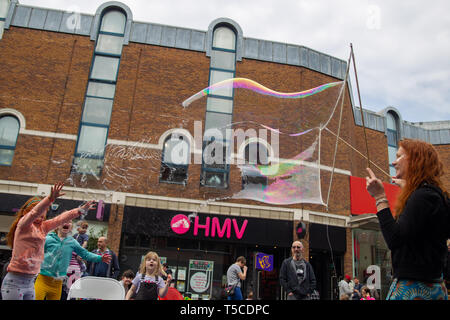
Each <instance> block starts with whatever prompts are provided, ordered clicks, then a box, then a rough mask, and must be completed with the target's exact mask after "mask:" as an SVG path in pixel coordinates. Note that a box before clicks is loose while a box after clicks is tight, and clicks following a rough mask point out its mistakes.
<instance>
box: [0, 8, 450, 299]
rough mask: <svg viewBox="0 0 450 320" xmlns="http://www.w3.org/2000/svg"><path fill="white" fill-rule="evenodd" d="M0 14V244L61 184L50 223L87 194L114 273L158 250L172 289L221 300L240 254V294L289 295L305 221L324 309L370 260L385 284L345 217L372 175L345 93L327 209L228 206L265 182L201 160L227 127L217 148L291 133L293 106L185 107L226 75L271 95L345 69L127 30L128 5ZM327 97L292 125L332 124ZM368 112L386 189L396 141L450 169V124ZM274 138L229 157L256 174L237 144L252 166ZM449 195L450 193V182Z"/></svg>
mask: <svg viewBox="0 0 450 320" xmlns="http://www.w3.org/2000/svg"><path fill="white" fill-rule="evenodd" d="M0 4H1V5H0V18H1V19H0V23H1V24H0V27H1V29H2V30H1V31H0V34H1V35H2V36H1V37H0V61H1V63H0V92H2V94H1V95H0V129H1V131H0V132H1V141H0V164H1V165H0V196H1V197H0V198H1V200H0V203H2V207H1V215H0V228H1V229H0V232H2V234H3V235H5V233H6V232H7V231H8V230H9V225H10V223H11V221H12V219H13V215H14V212H15V211H16V210H17V208H20V206H21V205H22V203H23V202H24V201H25V200H26V198H27V197H28V196H33V195H36V194H48V193H49V191H50V187H51V185H53V183H55V182H56V181H61V180H62V181H65V183H66V187H65V192H66V195H65V196H64V197H63V198H62V199H61V200H58V201H57V203H58V204H59V207H58V208H56V209H55V210H53V211H54V212H55V213H58V212H62V210H65V209H71V208H72V207H75V206H78V205H79V204H80V203H81V202H82V201H85V200H88V199H91V198H95V199H97V200H102V201H103V202H104V203H105V204H106V206H105V208H104V211H105V214H104V215H103V216H102V215H97V216H96V215H95V214H91V216H88V219H90V222H92V225H93V226H97V227H99V228H101V227H107V236H108V243H109V246H110V248H112V249H113V250H114V251H116V252H117V253H118V256H119V259H120V264H121V269H122V271H124V270H125V269H129V268H130V269H133V270H134V271H136V270H137V268H138V266H139V263H140V261H141V258H142V256H143V255H145V253H146V252H148V251H156V252H158V254H159V255H160V256H161V257H162V260H163V261H166V262H167V263H168V264H169V265H170V266H171V268H172V269H174V270H175V271H176V272H175V278H176V281H177V282H176V284H177V288H178V289H179V290H180V291H181V292H182V293H185V294H188V295H190V296H192V297H193V298H195V299H219V298H220V293H221V288H222V287H223V285H224V283H225V281H226V279H225V278H224V275H225V274H226V270H227V268H228V266H229V265H230V264H232V263H233V262H234V261H235V259H236V257H238V256H241V255H243V256H245V257H246V258H247V264H248V265H249V275H248V280H247V281H245V282H244V291H245V292H248V291H250V290H252V291H254V292H255V296H257V297H258V298H261V299H283V298H284V292H283V290H282V289H281V288H280V286H279V281H278V272H279V267H280V266H281V262H282V260H283V259H284V258H286V257H287V256H289V255H290V245H291V243H292V241H293V240H295V239H296V238H297V236H296V225H297V223H298V222H299V221H303V222H304V223H305V224H306V225H307V233H306V237H305V238H304V239H303V240H302V241H303V243H304V245H305V258H307V259H308V260H309V261H310V262H311V263H312V264H313V267H314V269H315V270H316V277H317V279H318V289H319V291H320V293H321V296H322V299H335V298H337V296H336V284H337V281H338V279H340V278H342V277H343V275H344V274H353V275H355V276H358V277H364V276H366V277H367V274H364V272H366V269H367V267H368V266H370V265H379V266H381V267H380V268H381V270H382V271H384V272H385V275H384V276H383V277H382V279H383V281H384V283H385V282H386V281H387V280H386V279H388V278H387V274H388V273H389V268H390V266H389V264H388V260H389V259H388V257H389V252H388V251H387V249H386V248H385V246H383V243H384V242H383V241H382V238H380V234H379V231H378V230H377V225H376V223H375V222H376V221H375V222H374V221H373V220H374V219H373V218H374V215H373V214H370V212H367V215H366V214H362V215H361V214H357V215H356V214H354V212H352V201H353V200H352V196H351V192H350V189H351V181H350V180H351V179H350V178H351V177H365V175H366V174H365V168H366V165H367V160H366V158H365V155H364V151H363V150H365V148H366V147H365V146H366V142H365V140H364V134H363V128H362V126H361V125H362V121H361V115H360V110H359V109H358V108H357V107H356V106H355V105H354V104H353V101H352V94H351V89H349V88H346V89H345V92H344V97H345V99H344V102H343V108H342V117H341V118H339V117H338V116H334V117H333V118H332V119H331V121H330V124H329V126H328V128H329V129H330V130H329V131H323V134H322V135H321V144H320V146H321V147H320V162H319V164H315V166H317V168H318V169H319V170H320V179H321V182H322V184H321V186H322V187H321V188H322V196H323V197H325V196H326V195H327V191H328V190H329V191H330V192H329V194H330V197H329V201H328V202H327V203H328V206H327V207H325V206H323V205H320V204H308V203H300V204H289V205H274V204H267V203H262V202H259V201H255V200H246V199H234V198H232V197H233V195H234V194H236V193H238V192H239V191H240V190H242V189H243V186H244V185H245V184H246V183H249V181H260V180H258V179H261V177H255V176H245V177H244V176H243V175H242V174H241V172H240V170H239V168H238V167H237V166H232V165H229V164H227V163H225V164H221V165H214V164H213V165H211V163H208V162H207V161H205V158H204V157H202V155H203V154H204V153H205V150H207V149H208V146H209V145H210V144H211V143H212V142H215V143H217V142H219V143H221V145H223V146H224V150H225V149H226V148H225V146H228V145H229V144H230V143H231V140H232V139H234V137H230V136H228V135H227V133H226V132H224V134H223V136H222V137H223V139H222V140H220V141H217V140H214V139H211V137H209V136H208V135H207V134H206V132H207V130H208V129H221V128H225V127H229V126H230V125H232V124H235V123H246V122H249V120H251V121H253V122H255V123H261V124H264V125H266V126H269V127H272V128H283V130H286V132H297V131H295V130H298V127H299V125H300V122H299V120H298V119H296V117H295V116H294V115H293V114H292V111H291V109H290V108H291V106H292V105H289V104H288V102H286V101H285V100H280V99H272V100H270V99H264V100H263V99H261V98H260V97H259V96H257V95H256V94H254V93H252V92H248V91H241V90H236V89H234V90H233V89H232V88H231V89H230V88H228V89H224V90H222V91H220V92H217V93H216V94H214V95H210V96H208V97H207V98H204V99H203V100H201V101H199V102H196V104H195V105H194V104H193V105H192V107H191V106H190V107H187V108H183V107H182V106H181V103H182V101H183V100H185V99H186V98H188V97H190V96H191V95H192V94H194V93H196V92H199V91H200V90H202V89H203V88H205V87H208V86H209V85H212V84H214V83H217V82H219V81H221V80H226V79H230V78H235V77H242V78H248V79H253V80H255V81H257V82H258V83H261V84H264V85H266V86H268V87H271V88H274V90H277V91H280V92H294V91H301V90H307V89H310V88H314V87H317V86H319V85H322V84H324V83H331V82H336V81H342V80H344V79H345V73H346V68H347V62H346V61H343V60H341V59H338V58H335V57H332V56H330V55H327V54H324V53H321V52H318V51H315V50H312V49H309V48H306V47H304V46H301V45H294V44H285V43H277V42H272V41H267V40H260V39H253V38H246V37H245V36H244V31H245V30H242V29H241V27H240V26H239V24H238V23H237V22H235V21H233V20H231V19H228V18H219V19H216V20H214V21H212V22H211V23H210V25H209V26H207V27H208V28H207V31H200V30H192V29H186V28H181V27H174V26H166V25H159V24H153V23H143V22H136V21H134V20H133V14H132V12H131V10H130V9H129V8H128V7H127V6H126V4H124V3H121V2H116V1H114V2H105V3H104V4H103V5H101V6H100V7H99V8H98V9H97V12H95V14H82V13H73V12H64V11H59V10H53V9H45V8H38V7H29V6H23V5H21V4H20V3H19V2H18V1H14V0H11V1H5V0H0ZM2 16H3V18H2ZM149 19H150V20H151V17H149ZM205 27H206V26H205ZM329 90H334V89H333V88H332V89H329ZM335 92H337V89H335ZM331 100H332V99H331V98H326V97H323V98H318V100H313V101H314V103H313V104H311V105H310V104H306V103H305V104H301V103H300V104H299V106H300V107H301V108H300V110H301V111H300V112H301V116H302V117H304V118H308V119H309V118H310V119H314V118H315V117H317V118H319V117H322V118H323V119H326V116H327V114H326V113H325V111H322V110H321V108H320V106H321V105H322V104H330V103H331V102H332V101H331ZM363 114H364V117H365V126H366V127H367V128H366V134H367V143H368V150H369V151H370V160H371V161H372V162H373V163H374V164H375V165H376V167H375V169H374V170H375V173H376V174H377V175H378V176H380V177H383V180H384V181H385V182H387V183H388V182H389V178H388V176H387V175H386V174H385V173H389V172H390V167H389V163H390V162H392V152H393V150H394V149H395V147H396V146H397V143H398V141H399V139H401V138H419V139H422V140H425V141H429V142H431V143H433V144H435V145H436V147H437V149H438V150H439V152H440V154H441V155H442V159H443V161H444V162H445V163H446V165H447V166H448V164H449V163H450V153H449V152H450V151H449V148H448V146H449V144H450V134H449V132H450V130H449V123H448V122H442V123H438V124H436V123H435V124H434V126H433V124H427V123H425V124H412V123H408V122H406V121H403V120H402V119H401V115H400V113H399V112H398V111H397V110H396V109H395V108H386V109H384V110H382V111H380V112H379V113H375V112H372V111H369V110H363ZM199 126H200V129H199ZM248 128H249V127H245V126H244V127H243V129H244V130H246V129H248ZM338 129H339V130H340V140H339V143H338V144H337V142H336V141H337V140H336V135H335V134H336V133H337V132H338ZM272 132H273V131H272ZM272 135H273V134H270V138H269V137H268V138H267V140H266V141H264V139H260V138H258V139H256V140H255V139H253V140H252V139H251V138H247V139H246V140H245V141H244V144H243V145H242V146H241V148H236V149H234V150H231V151H230V153H227V152H228V151H225V155H226V156H227V157H230V158H234V159H236V158H239V157H241V158H243V159H244V160H245V161H246V163H247V162H250V163H251V160H250V159H249V158H248V154H246V150H247V149H246V148H247V147H249V146H250V145H251V144H252V143H254V144H256V145H257V150H259V151H260V152H259V155H260V156H261V158H263V159H259V158H258V159H256V160H255V164H260V162H264V159H266V160H267V159H268V158H271V157H273V154H271V150H270V148H269V147H268V144H267V142H268V141H270V139H271V138H272ZM283 139H284V137H281V138H280V154H282V155H286V157H292V156H294V155H295V154H294V153H292V154H291V153H290V151H291V150H290V148H292V147H293V148H294V149H297V147H300V146H297V145H295V144H294V145H286V144H283V141H285V140H283ZM336 144H337V146H338V148H337V153H336V154H335V150H336V149H335V146H336ZM174 150H178V153H174V152H173V151H174ZM227 150H228V149H227ZM261 150H262V151H261ZM394 154H395V152H394ZM174 155H178V157H175V156H174ZM196 159H197V160H198V159H200V160H199V161H195V160H196ZM331 177H332V178H333V183H332V184H331V182H330V178H331ZM330 184H331V187H330V189H328V187H329V186H330ZM445 185H446V187H447V188H450V177H449V175H448V174H447V175H446V176H445ZM175 225H176V227H174V226H175ZM2 248H3V249H4V254H5V255H7V254H8V251H7V248H6V247H5V246H2ZM261 252H262V253H266V254H269V255H272V256H273V262H272V264H273V269H272V270H271V271H262V270H259V269H258V268H257V263H258V261H257V255H258V253H261ZM383 290H385V288H382V290H381V291H382V292H383Z"/></svg>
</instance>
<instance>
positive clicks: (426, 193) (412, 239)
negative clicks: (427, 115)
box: [366, 139, 450, 300]
mask: <svg viewBox="0 0 450 320" xmlns="http://www.w3.org/2000/svg"><path fill="white" fill-rule="evenodd" d="M392 164H393V165H394V167H395V169H396V176H395V177H394V178H393V179H392V180H393V182H394V183H396V184H398V185H399V186H400V187H401V191H400V192H399V194H398V196H397V200H396V203H395V210H394V212H393V213H391V209H390V207H389V201H388V200H387V198H386V194H385V191H384V187H383V184H382V182H381V180H380V179H377V177H376V176H375V174H374V173H373V172H372V170H371V169H370V168H367V171H368V173H369V176H368V177H366V188H367V191H368V192H369V194H370V195H371V196H372V197H373V198H375V201H376V207H377V211H378V212H377V216H378V220H379V223H380V228H381V232H382V234H383V237H384V240H385V241H386V243H387V245H388V248H389V249H390V250H391V256H392V268H393V276H394V280H393V282H392V284H391V287H390V290H389V293H388V295H387V297H386V299H387V300H413V299H427V300H448V293H447V288H446V287H445V282H444V279H443V272H444V264H445V260H446V256H447V246H446V240H447V238H448V237H449V236H450V212H449V210H450V209H449V200H448V196H449V195H448V192H447V191H446V190H445V187H444V185H443V183H442V180H441V176H442V175H443V174H444V166H443V164H442V162H441V160H440V159H439V154H438V153H437V151H436V150H435V149H434V147H433V146H432V145H431V144H429V143H426V142H423V141H420V140H412V139H405V140H402V141H400V143H399V149H398V151H397V159H396V160H395V161H394V162H393V163H392Z"/></svg>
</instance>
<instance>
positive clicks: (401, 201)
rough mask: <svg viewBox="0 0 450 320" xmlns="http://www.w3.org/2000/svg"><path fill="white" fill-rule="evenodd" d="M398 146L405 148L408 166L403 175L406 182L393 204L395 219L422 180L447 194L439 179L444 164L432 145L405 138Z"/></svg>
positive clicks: (442, 172) (442, 173)
mask: <svg viewBox="0 0 450 320" xmlns="http://www.w3.org/2000/svg"><path fill="white" fill-rule="evenodd" d="M399 147H401V148H403V149H404V150H405V153H406V157H407V163H408V167H407V170H406V174H405V177H404V179H405V181H406V184H405V186H404V187H403V188H402V189H401V191H400V194H399V196H398V198H397V202H396V204H395V218H396V219H398V217H399V216H400V214H401V213H402V211H403V209H404V208H405V204H406V200H408V198H409V197H410V196H411V194H412V193H413V192H414V191H415V190H416V189H417V188H418V187H419V186H420V185H421V184H422V183H424V182H427V183H429V184H432V185H434V186H436V187H439V188H440V189H441V190H442V192H443V193H444V194H446V195H447V196H448V193H447V191H446V190H445V188H444V185H443V183H442V181H441V176H443V175H444V165H443V164H442V161H441V159H440V157H439V154H438V152H437V151H436V149H435V148H434V147H433V145H431V144H429V143H427V142H424V141H420V140H413V139H405V140H402V141H400V143H399Z"/></svg>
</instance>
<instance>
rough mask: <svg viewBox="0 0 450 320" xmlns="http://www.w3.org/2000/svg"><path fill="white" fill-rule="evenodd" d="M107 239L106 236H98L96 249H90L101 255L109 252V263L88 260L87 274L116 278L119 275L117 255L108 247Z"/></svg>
mask: <svg viewBox="0 0 450 320" xmlns="http://www.w3.org/2000/svg"><path fill="white" fill-rule="evenodd" d="M107 243H108V239H107V238H106V237H100V238H98V240H97V249H95V250H94V251H92V252H93V253H95V254H98V255H103V254H109V255H110V256H111V263H110V264H106V263H104V262H88V266H87V269H88V271H89V275H91V276H93V277H104V278H113V279H117V278H118V277H119V272H120V267H119V260H118V259H117V255H116V254H115V253H114V251H112V250H111V249H109V248H108V246H107Z"/></svg>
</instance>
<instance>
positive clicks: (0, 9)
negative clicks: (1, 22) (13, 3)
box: [0, 0, 9, 18]
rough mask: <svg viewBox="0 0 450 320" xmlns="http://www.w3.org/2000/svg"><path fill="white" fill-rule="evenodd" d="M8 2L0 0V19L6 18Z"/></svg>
mask: <svg viewBox="0 0 450 320" xmlns="http://www.w3.org/2000/svg"><path fill="white" fill-rule="evenodd" d="M8 8H9V0H0V18H6V15H7V14H8Z"/></svg>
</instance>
